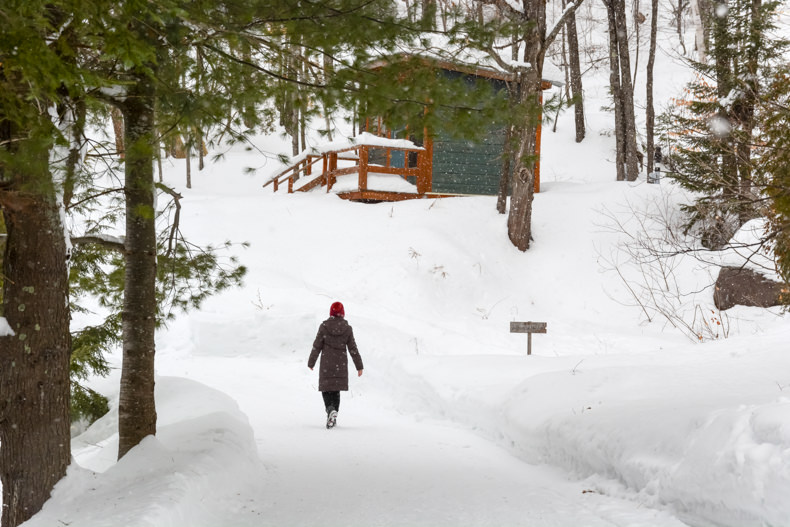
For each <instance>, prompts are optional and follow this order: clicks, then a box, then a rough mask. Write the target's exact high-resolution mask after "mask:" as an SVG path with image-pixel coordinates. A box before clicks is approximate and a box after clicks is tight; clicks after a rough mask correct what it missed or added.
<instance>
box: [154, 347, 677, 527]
mask: <svg viewBox="0 0 790 527" xmlns="http://www.w3.org/2000/svg"><path fill="white" fill-rule="evenodd" d="M368 362H369V363H371V362H372V363H375V361H370V360H369V361H368ZM178 369H182V370H183V371H181V372H180V373H181V374H184V375H189V376H190V377H191V378H192V379H195V380H199V381H201V382H205V383H206V384H209V385H211V386H213V387H215V388H217V389H219V390H220V391H222V392H225V393H227V394H229V395H230V396H232V397H233V398H234V399H236V401H237V402H238V403H239V405H240V408H241V410H242V411H243V412H244V413H245V414H247V416H248V417H249V419H250V424H251V425H252V427H253V429H254V430H255V437H256V442H257V445H258V449H259V454H260V456H261V459H262V461H263V463H264V465H265V466H266V478H265V481H264V482H263V484H262V486H261V488H260V489H257V490H254V492H260V493H261V494H260V495H248V496H245V497H243V498H242V497H240V501H242V502H245V503H247V505H248V506H247V508H245V510H244V511H238V517H237V518H235V519H234V523H235V524H248V522H249V521H252V518H251V517H250V516H252V517H254V520H255V521H254V523H255V525H272V526H274V525H278V526H280V525H288V526H299V525H303V526H313V525H326V526H339V525H344V526H399V525H409V526H414V525H426V526H428V525H430V526H443V525H446V526H458V525H464V526H484V525H492V526H494V525H496V526H502V525H507V526H518V525H529V526H532V527H534V526H541V525H547V526H548V525H558V526H559V525H563V526H564V525H585V526H598V525H601V526H606V525H628V526H638V525H657V524H661V525H665V526H672V525H682V524H681V523H680V522H679V521H677V520H675V519H674V518H671V517H670V516H668V515H667V514H665V513H662V512H658V511H653V510H650V509H645V508H642V507H640V505H639V504H637V503H633V502H629V501H624V500H619V499H616V498H611V497H606V496H602V495H600V494H597V493H594V492H585V491H587V490H588V489H587V488H586V487H585V486H584V484H583V483H580V482H570V481H568V480H566V479H565V478H564V477H563V476H562V475H561V473H560V472H559V471H557V470H554V469H551V468H548V467H536V466H532V465H529V464H527V463H524V462H523V461H520V460H518V459H516V458H514V457H513V456H511V455H510V454H509V453H508V452H507V451H505V450H504V449H503V448H501V447H499V446H497V445H495V444H493V443H491V442H490V441H488V440H486V439H483V438H482V437H480V436H478V435H477V434H475V433H474V432H472V431H469V430H465V429H464V428H462V427H460V426H456V425H454V424H452V423H447V422H441V421H438V420H432V419H429V418H417V417H414V416H410V415H404V414H401V413H399V412H398V411H396V410H395V409H393V408H391V407H390V405H388V404H387V403H386V402H385V401H384V398H383V397H381V395H382V394H381V393H380V392H379V391H378V390H376V389H375V387H373V386H370V385H369V384H366V382H365V381H366V379H367V377H366V376H363V377H362V378H361V379H357V378H354V379H352V385H351V391H350V392H348V393H345V394H343V399H342V403H341V412H340V419H339V424H338V427H337V428H336V429H334V430H326V429H325V428H324V426H323V403H322V401H321V398H320V395H319V394H318V393H317V392H316V391H314V390H315V388H314V384H315V380H314V379H313V380H311V377H314V374H313V373H312V372H310V371H309V370H308V369H307V368H306V365H305V361H304V360H303V358H302V357H293V360H291V361H290V362H288V363H286V364H283V363H282V362H280V361H274V360H266V359H258V358H256V359H251V358H240V357H237V358H232V359H229V358H216V357H203V358H194V357H193V358H187V359H184V360H182V361H172V362H168V370H172V371H168V372H167V373H168V374H177V373H179V372H178V371H176V370H178ZM311 384H312V385H313V386H311ZM249 490H250V491H253V489H249Z"/></svg>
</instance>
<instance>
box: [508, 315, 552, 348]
mask: <svg viewBox="0 0 790 527" xmlns="http://www.w3.org/2000/svg"><path fill="white" fill-rule="evenodd" d="M546 325H547V324H546V323H545V322H510V332H511V333H526V334H527V355H532V334H533V333H546Z"/></svg>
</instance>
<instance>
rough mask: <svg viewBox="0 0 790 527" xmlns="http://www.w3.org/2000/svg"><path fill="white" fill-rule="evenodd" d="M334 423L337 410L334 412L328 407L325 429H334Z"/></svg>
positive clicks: (332, 408)
mask: <svg viewBox="0 0 790 527" xmlns="http://www.w3.org/2000/svg"><path fill="white" fill-rule="evenodd" d="M335 423H337V410H335V409H334V407H332V406H330V407H329V408H327V416H326V427H327V429H329V428H334V427H335Z"/></svg>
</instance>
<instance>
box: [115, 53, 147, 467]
mask: <svg viewBox="0 0 790 527" xmlns="http://www.w3.org/2000/svg"><path fill="white" fill-rule="evenodd" d="M152 67H153V66H152ZM154 96H155V88H154V86H153V81H152V80H150V79H148V78H146V77H145V76H143V75H140V76H139V77H138V78H137V80H136V82H135V83H134V84H133V85H132V87H131V88H130V93H129V96H128V97H127V99H126V101H125V102H124V104H123V107H122V108H123V111H124V120H125V122H126V129H125V134H126V145H127V148H126V176H125V188H124V191H125V195H126V241H125V249H126V252H125V255H124V256H125V263H126V269H125V275H124V280H125V282H124V283H125V286H124V299H123V370H122V372H121V391H120V400H119V409H118V435H119V443H118V457H119V458H120V457H122V456H123V455H124V454H126V453H127V452H128V451H129V450H130V449H131V448H133V447H134V446H136V445H137V444H139V443H140V441H142V440H143V438H144V437H146V436H148V435H151V434H155V433H156V404H155V401H154V354H155V346H154V332H155V321H156V294H155V290H156V229H155V224H154V219H155V210H154V170H153V167H154V153H155V152H154V149H155V148H156V130H155V126H154Z"/></svg>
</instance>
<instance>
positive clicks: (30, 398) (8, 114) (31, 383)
mask: <svg viewBox="0 0 790 527" xmlns="http://www.w3.org/2000/svg"><path fill="white" fill-rule="evenodd" d="M67 22H68V23H67ZM0 25H2V26H3V31H2V32H0V210H2V214H3V217H4V223H5V226H6V229H7V231H8V237H7V242H6V243H7V246H6V249H5V255H4V256H5V257H4V258H3V262H2V264H3V268H2V275H3V277H4V280H3V314H4V316H5V318H6V320H7V322H8V325H9V326H10V327H11V329H12V334H10V335H7V334H0V349H2V353H0V394H2V395H0V443H1V444H2V448H0V477H1V478H2V487H3V512H2V518H1V519H0V523H2V524H3V525H4V526H9V527H15V526H16V525H18V524H20V523H22V522H24V521H25V520H27V519H28V518H30V516H32V515H33V514H35V513H36V512H37V511H38V510H39V509H40V508H41V506H42V504H43V503H44V501H45V500H46V499H47V498H48V497H49V494H50V492H51V490H52V488H53V486H54V485H55V483H56V482H57V481H58V480H59V479H60V478H61V477H62V476H63V475H64V474H65V471H66V467H67V465H68V463H69V460H70V451H69V419H68V417H69V353H70V336H69V318H70V317H69V310H68V303H67V295H68V285H67V282H66V258H67V253H66V242H65V234H64V232H65V231H64V226H63V224H62V222H61V215H60V213H61V202H60V200H59V199H58V194H61V193H62V192H63V186H62V185H61V182H62V180H63V178H64V177H66V176H65V175H64V173H65V170H64V162H63V160H64V159H66V158H67V157H68V154H67V148H66V145H68V142H69V137H70V134H69V130H70V129H71V123H73V122H74V120H75V119H74V113H75V112H74V111H73V107H70V106H69V104H68V103H69V94H70V93H73V92H79V91H80V90H81V84H82V82H90V81H91V79H90V77H89V76H88V75H87V74H86V72H83V71H79V69H78V68H77V65H76V61H75V58H74V49H73V47H72V38H73V35H74V33H75V32H76V31H78V30H79V25H80V24H79V22H78V21H74V20H73V19H70V18H69V17H68V16H67V15H66V12H65V11H64V10H63V9H62V5H60V4H59V3H57V2H38V1H35V0H31V1H24V2H6V3H5V4H4V6H3V9H2V10H0Z"/></svg>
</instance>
